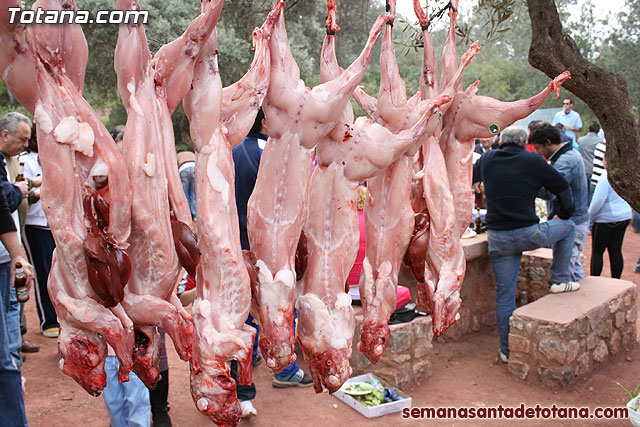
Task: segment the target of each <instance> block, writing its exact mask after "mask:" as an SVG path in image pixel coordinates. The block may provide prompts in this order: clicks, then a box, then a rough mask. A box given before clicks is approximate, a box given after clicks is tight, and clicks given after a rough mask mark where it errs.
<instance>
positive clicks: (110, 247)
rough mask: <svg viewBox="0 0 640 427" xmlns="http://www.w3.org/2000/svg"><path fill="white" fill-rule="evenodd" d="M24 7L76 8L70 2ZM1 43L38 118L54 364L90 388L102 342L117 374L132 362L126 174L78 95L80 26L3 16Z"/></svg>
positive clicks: (100, 372)
mask: <svg viewBox="0 0 640 427" xmlns="http://www.w3.org/2000/svg"><path fill="white" fill-rule="evenodd" d="M15 6H17V7H19V4H17V5H15ZM33 7H34V8H38V7H41V8H43V9H45V10H57V11H60V10H75V4H74V3H73V2H72V1H64V2H59V1H56V0H50V1H42V0H41V1H38V2H36V3H35V4H34V6H33ZM3 23H4V22H3ZM6 42H8V43H10V46H11V47H12V48H13V55H11V56H9V57H8V58H5V59H8V61H7V62H4V63H3V64H2V66H3V70H2V71H3V77H4V78H5V82H6V83H7V85H8V87H9V88H10V90H11V91H12V93H14V95H15V96H16V98H17V99H19V100H20V102H22V103H23V105H25V106H26V107H27V108H28V109H30V110H31V111H32V112H33V113H35V121H36V124H37V132H38V142H39V144H38V145H39V154H40V156H39V158H40V163H41V165H42V170H43V184H42V189H41V200H42V204H43V208H44V211H45V213H46V215H47V217H48V221H49V225H50V227H51V231H52V233H53V236H54V238H55V241H56V250H55V253H54V256H53V260H52V269H51V276H50V279H49V293H50V296H51V299H52V301H53V303H54V305H55V307H56V311H57V313H58V320H59V321H60V325H61V331H60V336H59V338H58V345H59V349H60V353H61V355H62V359H61V361H60V367H61V369H62V370H63V372H64V373H65V374H67V375H69V376H71V377H73V378H74V379H75V380H76V381H77V382H78V383H79V384H80V385H81V386H82V387H83V388H84V389H85V390H87V391H88V392H89V393H91V394H93V395H98V394H100V392H101V391H102V389H103V388H104V387H105V385H106V375H105V372H104V361H105V358H106V355H107V347H106V343H109V344H110V345H111V346H112V347H113V349H114V351H115V354H116V356H117V357H118V359H119V360H120V371H119V380H120V381H127V380H128V373H129V370H130V369H131V366H132V351H133V342H134V338H133V324H132V322H131V320H130V319H129V318H128V317H127V315H126V314H125V312H124V310H123V308H122V306H121V304H120V303H121V300H122V297H123V288H124V287H125V286H126V284H127V281H128V278H129V272H130V265H129V260H128V256H127V254H126V252H125V249H126V248H127V245H128V243H127V241H128V238H129V233H130V215H131V187H130V182H129V179H128V176H127V174H126V173H124V171H125V170H126V168H125V165H124V162H123V160H122V157H121V155H120V153H119V152H118V150H117V148H116V146H115V144H114V142H113V140H112V139H111V137H110V135H109V133H108V132H107V130H106V129H105V127H104V125H103V124H102V122H101V121H100V119H99V118H98V116H97V115H96V113H95V112H94V111H93V110H92V109H91V107H90V106H89V105H88V104H87V102H86V101H85V100H84V99H83V98H82V95H81V91H82V86H83V83H84V82H83V80H84V69H85V66H86V58H87V56H86V52H87V49H86V42H85V40H84V36H83V34H82V31H81V29H80V27H79V26H72V25H68V24H64V25H37V26H31V27H29V31H25V28H24V27H22V26H21V25H19V24H18V25H14V26H11V25H5V26H3V27H2V48H3V49H6V48H7V45H5V43H6ZM32 76H37V79H35V80H30V77H32Z"/></svg>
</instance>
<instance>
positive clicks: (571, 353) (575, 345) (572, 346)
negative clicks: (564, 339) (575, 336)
mask: <svg viewBox="0 0 640 427" xmlns="http://www.w3.org/2000/svg"><path fill="white" fill-rule="evenodd" d="M579 353H580V341H578V340H571V341H569V344H568V345H567V353H566V354H567V363H571V362H573V361H574V360H576V357H578V354H579Z"/></svg>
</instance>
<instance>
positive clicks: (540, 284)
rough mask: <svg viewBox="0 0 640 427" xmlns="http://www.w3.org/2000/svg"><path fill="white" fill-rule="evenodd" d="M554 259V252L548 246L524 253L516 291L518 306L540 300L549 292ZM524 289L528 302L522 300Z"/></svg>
mask: <svg viewBox="0 0 640 427" xmlns="http://www.w3.org/2000/svg"><path fill="white" fill-rule="evenodd" d="M552 259H553V253H552V251H551V249H547V248H540V249H536V250H534V251H528V252H524V253H523V254H522V260H521V261H520V275H519V276H518V292H517V293H516V301H517V304H518V306H521V305H524V304H526V303H530V302H533V301H535V300H538V299H540V298H542V297H543V296H545V295H547V294H548V293H549V279H550V278H551V261H552ZM523 291H524V292H526V300H527V301H526V303H525V302H524V301H523V300H522V297H523V294H522V292H523ZM523 303H524V304H523Z"/></svg>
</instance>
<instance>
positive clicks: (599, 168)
mask: <svg viewBox="0 0 640 427" xmlns="http://www.w3.org/2000/svg"><path fill="white" fill-rule="evenodd" d="M606 151H607V141H602V142H599V143H598V144H597V145H596V148H595V149H594V150H593V171H592V172H591V192H593V190H594V189H595V188H596V184H597V183H598V181H600V177H601V176H602V173H603V172H604V164H603V163H602V160H603V159H604V153H605V152H606Z"/></svg>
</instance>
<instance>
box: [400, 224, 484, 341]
mask: <svg viewBox="0 0 640 427" xmlns="http://www.w3.org/2000/svg"><path fill="white" fill-rule="evenodd" d="M462 247H463V249H464V253H465V259H466V261H467V270H466V273H465V276H464V280H463V282H462V288H461V289H460V297H461V298H462V305H461V307H460V320H458V321H457V322H456V323H455V324H453V325H452V326H451V327H450V328H449V329H447V330H446V331H445V333H444V334H443V335H442V336H440V337H438V339H439V340H445V341H451V340H454V341H455V340H459V339H461V338H462V337H464V336H465V335H467V334H470V333H472V332H476V331H479V330H481V329H482V328H483V327H485V328H488V327H494V326H495V325H496V316H495V313H494V311H495V307H496V279H495V275H494V274H493V268H492V267H491V262H490V261H489V256H488V255H487V234H486V233H483V234H480V235H478V236H476V237H473V238H471V239H463V240H462ZM398 284H400V285H402V286H406V287H408V288H409V289H410V290H411V298H412V299H413V300H414V301H416V280H415V279H414V278H413V276H412V274H411V272H410V271H409V270H408V269H407V268H404V267H403V268H402V269H401V270H400V275H399V278H398Z"/></svg>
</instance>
